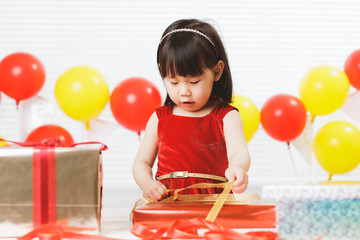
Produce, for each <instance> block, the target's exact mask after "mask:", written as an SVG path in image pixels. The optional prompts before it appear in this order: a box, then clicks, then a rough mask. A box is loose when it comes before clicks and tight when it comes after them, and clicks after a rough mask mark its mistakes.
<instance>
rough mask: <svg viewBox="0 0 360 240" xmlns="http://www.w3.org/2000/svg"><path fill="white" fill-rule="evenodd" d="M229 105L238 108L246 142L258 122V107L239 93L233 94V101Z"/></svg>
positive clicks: (253, 132) (257, 125) (252, 134)
mask: <svg viewBox="0 0 360 240" xmlns="http://www.w3.org/2000/svg"><path fill="white" fill-rule="evenodd" d="M231 105H233V106H234V107H236V108H237V109H238V110H239V113H240V116H241V119H242V122H243V128H244V135H245V140H246V142H249V141H250V139H251V138H252V137H253V136H254V134H255V132H256V130H257V129H258V127H259V124H260V112H259V109H258V108H257V107H256V105H255V104H254V102H253V101H251V100H250V99H249V98H247V97H245V96H243V95H240V94H234V95H233V102H232V104H231Z"/></svg>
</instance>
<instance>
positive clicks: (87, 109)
mask: <svg viewBox="0 0 360 240" xmlns="http://www.w3.org/2000/svg"><path fill="white" fill-rule="evenodd" d="M55 98H56V101H57V103H58V105H59V107H60V108H61V109H62V110H63V111H64V112H65V113H66V114H67V115H68V116H69V117H71V118H73V119H75V120H78V121H83V122H85V123H86V125H87V127H88V126H89V125H88V124H89V121H90V120H93V119H95V118H96V117H97V116H98V115H99V114H100V113H101V112H102V111H103V110H104V108H105V106H106V104H107V102H108V101H109V88H108V85H107V83H106V81H105V78H104V77H103V76H102V75H101V74H100V73H99V72H98V71H97V70H95V69H94V68H91V67H88V66H76V67H72V68H70V69H68V70H67V71H65V72H64V73H63V74H62V75H61V76H60V77H59V78H58V80H57V82H56V84H55Z"/></svg>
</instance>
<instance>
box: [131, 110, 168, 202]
mask: <svg viewBox="0 0 360 240" xmlns="http://www.w3.org/2000/svg"><path fill="white" fill-rule="evenodd" d="M157 125H158V118H157V116H156V113H153V114H152V115H151V117H150V118H149V121H148V123H147V125H146V129H145V135H144V139H143V140H142V142H141V145H140V148H139V151H138V153H137V155H136V158H135V161H134V165H133V176H134V179H135V181H136V183H137V184H138V185H139V186H140V188H141V190H142V191H143V196H144V197H147V198H151V199H154V200H159V199H161V197H162V196H163V195H164V194H165V189H166V187H165V186H164V185H163V184H162V183H160V182H159V181H156V180H154V179H153V172H152V167H153V165H154V162H155V159H156V155H157V151H158V150H157V142H158V136H157Z"/></svg>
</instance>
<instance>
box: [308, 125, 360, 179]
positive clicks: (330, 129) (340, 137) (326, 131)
mask: <svg viewBox="0 0 360 240" xmlns="http://www.w3.org/2000/svg"><path fill="white" fill-rule="evenodd" d="M313 151H314V154H315V157H316V159H317V161H318V162H319V164H320V166H321V167H322V168H324V169H325V170H326V171H327V172H328V173H330V174H342V173H346V172H349V171H351V170H353V169H354V168H355V167H356V166H357V165H358V164H359V162H360V130H359V129H357V128H356V127H355V126H354V125H352V124H351V123H348V122H344V121H334V122H330V123H328V124H326V125H325V126H324V127H322V128H321V129H320V130H319V131H318V132H317V134H316V136H315V138H314V142H313Z"/></svg>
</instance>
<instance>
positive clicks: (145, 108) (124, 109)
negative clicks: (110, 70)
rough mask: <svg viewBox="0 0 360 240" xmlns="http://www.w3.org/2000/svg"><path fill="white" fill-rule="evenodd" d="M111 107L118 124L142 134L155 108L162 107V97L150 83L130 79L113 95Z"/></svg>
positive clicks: (118, 86) (141, 79)
mask: <svg viewBox="0 0 360 240" xmlns="http://www.w3.org/2000/svg"><path fill="white" fill-rule="evenodd" d="M110 106H111V111H112V114H113V115H114V117H115V119H116V120H117V121H118V123H120V124H121V125H122V126H124V127H125V128H127V129H130V130H133V131H136V132H138V134H140V132H141V131H142V130H144V129H145V127H146V123H147V121H148V119H149V117H150V116H151V114H152V113H153V112H154V110H155V108H157V107H160V106H161V96H160V93H159V91H158V89H157V88H156V86H155V85H154V84H152V83H151V82H150V81H148V80H146V79H144V78H139V77H134V78H128V79H126V80H124V81H122V82H121V83H120V84H119V85H117V86H116V87H115V89H114V90H113V92H112V93H111V96H110Z"/></svg>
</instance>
